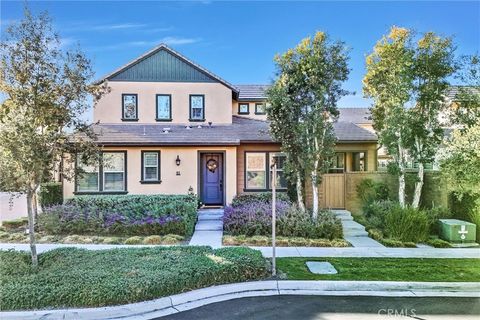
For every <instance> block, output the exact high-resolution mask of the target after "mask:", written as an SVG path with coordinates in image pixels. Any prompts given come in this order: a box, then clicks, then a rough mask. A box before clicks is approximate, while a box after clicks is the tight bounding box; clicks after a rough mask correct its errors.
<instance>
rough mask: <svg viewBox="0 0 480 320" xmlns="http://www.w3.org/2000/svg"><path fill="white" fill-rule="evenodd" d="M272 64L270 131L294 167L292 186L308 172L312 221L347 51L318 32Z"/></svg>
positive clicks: (345, 74)
mask: <svg viewBox="0 0 480 320" xmlns="http://www.w3.org/2000/svg"><path fill="white" fill-rule="evenodd" d="M275 62H276V67H277V79H276V81H275V84H274V85H273V86H272V89H271V90H270V91H269V102H270V104H271V107H270V108H269V109H268V110H270V112H269V111H268V110H267V114H268V118H269V120H270V121H271V132H272V133H273V135H274V137H275V138H277V139H278V140H279V141H280V142H282V146H283V150H284V151H286V152H287V155H289V156H290V161H291V162H290V163H291V165H292V167H294V166H295V165H296V166H297V170H298V171H297V175H296V183H297V185H298V184H299V183H301V180H306V179H302V176H304V175H305V174H306V173H307V174H308V178H309V180H310V181H311V184H312V193H313V211H312V217H313V218H314V219H316V218H317V216H318V201H319V198H318V197H319V193H318V188H319V184H320V183H321V179H322V174H324V173H326V172H327V171H328V169H329V167H330V163H331V159H332V157H333V155H334V154H335V153H334V146H335V134H334V130H333V122H334V121H335V119H336V117H337V116H338V109H337V102H338V100H339V99H340V98H341V97H342V96H344V95H346V94H348V92H347V91H346V90H344V89H342V83H343V82H344V81H345V80H347V78H348V74H349V71H350V70H349V69H348V64H347V62H348V50H347V49H346V46H345V44H344V43H343V42H340V41H336V42H332V41H330V40H329V38H328V36H327V35H326V34H325V33H323V32H317V33H316V34H315V36H314V37H308V38H305V39H303V40H302V41H301V42H300V43H299V44H298V45H297V46H296V47H295V48H293V49H290V50H288V51H287V52H286V53H284V54H282V55H279V56H277V57H276V58H275ZM297 191H298V190H297Z"/></svg>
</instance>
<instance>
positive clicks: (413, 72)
mask: <svg viewBox="0 0 480 320" xmlns="http://www.w3.org/2000/svg"><path fill="white" fill-rule="evenodd" d="M453 51H454V48H453V46H452V41H451V39H449V38H442V37H439V36H437V35H436V34H434V33H432V32H428V33H425V34H424V35H423V36H422V37H421V38H420V39H418V41H415V37H414V34H413V32H411V31H410V30H408V29H404V28H398V27H393V28H392V29H391V31H390V34H389V35H388V36H384V37H383V38H382V39H381V40H380V41H379V42H378V43H377V44H376V45H375V47H374V52H373V53H372V54H371V55H369V56H368V57H367V74H366V75H365V78H364V80H363V82H364V92H365V94H366V96H367V97H370V98H372V99H373V101H374V103H373V108H372V116H373V120H374V127H375V129H376V131H377V133H378V136H379V140H380V143H381V144H383V145H384V146H385V147H386V148H387V150H388V152H389V153H390V155H392V157H393V159H394V162H393V164H392V166H391V168H390V169H391V171H392V172H393V173H395V174H397V175H398V177H399V192H398V198H399V202H400V204H401V205H402V206H405V205H406V204H405V169H406V164H407V162H408V161H409V160H411V161H413V162H415V163H417V164H418V173H417V179H416V183H415V190H414V195H413V200H412V206H413V207H414V208H417V207H418V206H419V204H420V198H421V192H422V187H423V179H424V168H425V164H427V163H431V162H433V160H434V157H435V153H436V150H437V149H438V147H439V146H440V144H441V143H442V138H443V129H442V127H441V124H440V121H439V119H440V116H441V114H442V112H443V111H444V109H445V93H446V90H447V89H448V86H449V83H448V81H447V79H448V77H449V76H451V75H452V74H453V72H454V71H455V67H456V64H455V61H454V56H453Z"/></svg>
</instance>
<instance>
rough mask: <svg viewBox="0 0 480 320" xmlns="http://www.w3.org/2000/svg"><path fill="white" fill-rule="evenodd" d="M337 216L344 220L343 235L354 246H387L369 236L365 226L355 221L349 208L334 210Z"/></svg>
mask: <svg viewBox="0 0 480 320" xmlns="http://www.w3.org/2000/svg"><path fill="white" fill-rule="evenodd" d="M332 212H333V213H334V214H335V216H336V217H337V218H339V219H340V220H341V221H342V227H343V237H344V238H345V240H347V241H348V242H350V244H351V245H352V246H354V247H360V248H385V246H384V245H382V244H381V243H379V242H377V241H375V240H373V239H372V238H370V237H369V236H368V232H367V231H365V227H364V226H362V225H361V224H360V223H357V222H355V221H353V217H352V214H351V213H350V211H348V210H332Z"/></svg>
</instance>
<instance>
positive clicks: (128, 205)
mask: <svg viewBox="0 0 480 320" xmlns="http://www.w3.org/2000/svg"><path fill="white" fill-rule="evenodd" d="M124 197H125V198H127V199H125V198H124ZM132 200H135V201H132ZM155 200H157V201H155ZM186 200H188V201H186ZM196 215H197V203H196V201H189V199H183V198H181V196H171V198H169V197H168V196H160V197H159V196H155V195H153V196H150V195H148V196H147V195H146V196H137V195H136V196H135V197H132V196H114V197H105V199H103V198H100V197H98V196H94V197H87V196H82V198H81V199H78V200H75V201H68V202H67V203H66V204H64V205H57V206H52V207H49V208H46V209H45V210H44V212H43V213H42V214H41V215H39V219H38V228H39V229H40V230H42V231H45V232H46V233H48V234H105V235H152V234H156V235H164V234H178V235H182V236H188V235H191V234H192V233H193V228H194V225H195V221H196Z"/></svg>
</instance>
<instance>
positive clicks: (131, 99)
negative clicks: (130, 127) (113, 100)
mask: <svg viewBox="0 0 480 320" xmlns="http://www.w3.org/2000/svg"><path fill="white" fill-rule="evenodd" d="M122 120H123V121H137V120H138V96H137V95H136V94H122Z"/></svg>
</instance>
